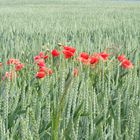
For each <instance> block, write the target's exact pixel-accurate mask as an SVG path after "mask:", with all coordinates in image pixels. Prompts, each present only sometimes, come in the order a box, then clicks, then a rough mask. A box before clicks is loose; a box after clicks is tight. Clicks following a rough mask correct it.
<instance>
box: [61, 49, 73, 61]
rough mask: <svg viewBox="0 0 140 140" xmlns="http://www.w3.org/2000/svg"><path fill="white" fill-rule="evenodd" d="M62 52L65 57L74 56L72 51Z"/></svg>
mask: <svg viewBox="0 0 140 140" xmlns="http://www.w3.org/2000/svg"><path fill="white" fill-rule="evenodd" d="M63 54H64V55H65V58H66V59H68V58H71V57H72V56H74V53H72V52H71V51H68V50H63Z"/></svg>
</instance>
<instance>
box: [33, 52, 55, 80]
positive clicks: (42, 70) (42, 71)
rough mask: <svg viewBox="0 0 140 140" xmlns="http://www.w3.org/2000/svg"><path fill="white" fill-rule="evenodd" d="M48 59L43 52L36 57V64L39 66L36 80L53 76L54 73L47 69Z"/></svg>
mask: <svg viewBox="0 0 140 140" xmlns="http://www.w3.org/2000/svg"><path fill="white" fill-rule="evenodd" d="M47 58H48V55H44V53H43V52H40V53H39V55H37V56H35V57H34V62H35V63H36V64H37V65H38V67H39V71H38V72H37V74H36V78H44V77H45V76H46V75H52V73H53V71H52V70H51V69H49V68H47V67H46V64H45V60H46V59H47Z"/></svg>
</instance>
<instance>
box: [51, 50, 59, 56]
mask: <svg viewBox="0 0 140 140" xmlns="http://www.w3.org/2000/svg"><path fill="white" fill-rule="evenodd" d="M59 55H60V53H59V52H58V51H57V50H56V49H54V50H52V56H53V57H58V56H59Z"/></svg>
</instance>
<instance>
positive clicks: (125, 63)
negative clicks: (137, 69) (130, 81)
mask: <svg viewBox="0 0 140 140" xmlns="http://www.w3.org/2000/svg"><path fill="white" fill-rule="evenodd" d="M121 66H122V67H123V68H125V69H131V68H133V64H132V62H131V61H130V60H128V59H124V60H123V61H122V63H121Z"/></svg>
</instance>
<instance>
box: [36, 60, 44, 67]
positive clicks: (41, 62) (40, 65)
mask: <svg viewBox="0 0 140 140" xmlns="http://www.w3.org/2000/svg"><path fill="white" fill-rule="evenodd" d="M37 64H38V66H39V67H45V61H44V59H40V60H38V63H37Z"/></svg>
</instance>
